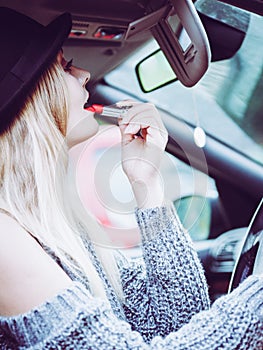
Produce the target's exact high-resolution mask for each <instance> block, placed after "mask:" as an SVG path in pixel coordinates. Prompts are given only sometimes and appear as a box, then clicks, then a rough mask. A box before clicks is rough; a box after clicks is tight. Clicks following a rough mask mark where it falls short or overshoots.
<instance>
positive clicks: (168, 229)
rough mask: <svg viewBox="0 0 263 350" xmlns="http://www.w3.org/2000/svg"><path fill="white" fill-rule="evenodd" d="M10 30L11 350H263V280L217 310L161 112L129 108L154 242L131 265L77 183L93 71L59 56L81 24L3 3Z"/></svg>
mask: <svg viewBox="0 0 263 350" xmlns="http://www.w3.org/2000/svg"><path fill="white" fill-rule="evenodd" d="M9 23H16V26H14V28H12V27H10V26H9V25H8V26H7V24H9ZM7 27H8V28H9V31H8V32H6V31H5V28H7ZM18 27H19V28H20V29H19V31H17V30H16V29H15V28H18ZM0 28H1V31H0V47H1V56H0V61H1V65H0V92H1V94H0V128H1V135H0V153H1V157H0V207H1V213H0V227H1V229H0V241H1V244H0V285H1V288H0V348H1V349H100V350H101V349H107V350H108V349H199V348H202V349H210V350H211V349H219V348H220V349H237V348H238V349H260V348H262V347H263V323H262V322H263V278H262V276H257V277H256V276H253V277H249V278H248V279H247V280H246V281H245V282H243V284H242V285H241V286H240V287H238V288H237V289H236V290H235V291H234V292H233V293H232V294H230V295H228V296H225V297H223V298H221V299H219V300H217V301H216V302H215V303H214V305H213V306H212V307H211V308H210V305H209V299H208V293H207V285H206V282H205V278H204V274H203V270H202V267H201V265H200V262H199V260H198V258H197V254H196V252H195V251H194V249H193V247H192V244H191V241H190V238H189V236H188V234H187V232H185V231H184V229H183V228H182V226H181V224H180V222H179V220H178V217H177V215H176V213H175V211H174V208H173V206H172V205H170V204H169V203H166V202H165V200H164V198H163V194H162V186H161V182H160V179H159V176H158V169H159V165H160V161H161V158H162V154H163V150H164V147H165V145H166V142H167V133H166V130H165V128H164V126H163V124H162V121H161V119H160V116H159V114H158V112H157V111H156V109H155V107H154V106H153V105H151V104H141V103H134V102H127V101H126V102H125V104H127V103H129V104H130V106H131V108H130V109H129V112H128V115H127V116H126V117H125V118H123V119H122V120H120V125H119V127H120V131H121V135H122V164H123V169H124V171H125V173H126V175H127V177H128V179H129V181H130V183H131V185H132V188H133V191H134V195H135V198H136V200H137V204H138V207H137V208H136V218H137V221H138V225H139V228H140V232H141V235H142V251H143V261H142V262H138V263H133V264H131V263H129V262H128V261H126V259H125V258H124V257H122V256H121V255H120V254H119V253H117V252H112V251H111V250H110V249H107V244H108V241H107V237H105V236H104V235H103V233H102V232H101V229H100V227H99V226H98V225H97V224H96V222H95V221H94V220H93V219H92V218H91V217H90V216H88V214H87V213H86V212H85V211H84V210H82V209H81V207H80V206H79V205H78V203H77V202H78V199H77V196H76V193H75V192H74V189H73V191H72V186H71V184H70V176H69V173H70V171H69V168H70V166H69V159H68V150H69V148H70V147H73V146H74V145H77V144H79V143H80V142H82V141H85V140H88V139H89V138H90V137H92V136H94V135H95V134H96V132H97V131H98V124H97V122H96V121H95V119H94V117H93V114H92V113H91V112H88V111H86V110H84V108H83V106H84V104H85V102H86V101H87V99H88V92H87V91H86V89H85V85H86V83H87V81H88V80H89V78H90V75H89V73H88V72H86V71H84V70H82V69H79V68H77V67H75V66H74V65H72V62H67V61H66V60H65V58H64V56H63V51H62V50H61V46H62V44H63V40H64V39H65V38H66V37H67V35H68V33H69V30H70V28H71V19H70V16H69V15H68V14H63V15H61V16H59V17H58V18H57V19H55V20H54V21H53V22H51V23H50V24H49V25H48V26H46V27H44V26H42V25H40V24H39V23H37V22H35V21H33V20H32V19H30V18H28V17H26V16H24V15H22V14H19V13H17V12H15V11H13V10H10V9H7V8H0ZM120 104H121V103H120ZM140 129H141V130H142V131H141V136H139V137H137V136H136V134H137V132H138V131H139V130H140Z"/></svg>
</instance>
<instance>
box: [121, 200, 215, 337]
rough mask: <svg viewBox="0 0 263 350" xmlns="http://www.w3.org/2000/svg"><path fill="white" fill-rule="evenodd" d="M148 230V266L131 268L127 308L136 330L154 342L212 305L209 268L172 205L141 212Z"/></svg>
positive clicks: (144, 248) (142, 224)
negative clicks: (196, 250) (207, 268)
mask: <svg viewBox="0 0 263 350" xmlns="http://www.w3.org/2000/svg"><path fill="white" fill-rule="evenodd" d="M136 216H137V220H138V224H139V227H140V230H141V233H142V253H143V258H144V263H145V268H144V266H142V265H138V266H133V269H132V268H131V266H129V264H127V266H125V263H123V268H122V279H123V281H124V284H123V288H124V293H125V296H126V303H125V306H124V309H125V312H126V316H127V319H128V321H129V322H130V324H131V325H132V328H133V329H134V330H137V331H139V332H140V333H141V334H142V335H143V337H144V339H146V340H147V341H149V340H150V339H151V338H152V337H154V336H155V335H161V336H165V335H167V334H169V333H170V332H172V331H176V330H178V329H179V328H180V327H182V326H183V325H184V324H185V323H187V322H189V320H190V319H191V317H192V316H193V315H194V314H195V313H197V312H199V311H201V310H204V309H208V308H209V297H208V291H207V284H206V281H205V277H204V273H203V268H202V266H201V264H200V261H199V259H198V257H197V254H196V252H195V250H194V248H193V246H192V242H191V239H190V237H189V235H188V233H187V232H185V230H184V229H183V228H182V225H181V223H180V221H179V219H178V217H177V215H176V213H175V210H174V208H173V205H172V203H171V204H170V205H167V206H163V207H157V208H153V209H144V210H141V209H138V210H137V211H136Z"/></svg>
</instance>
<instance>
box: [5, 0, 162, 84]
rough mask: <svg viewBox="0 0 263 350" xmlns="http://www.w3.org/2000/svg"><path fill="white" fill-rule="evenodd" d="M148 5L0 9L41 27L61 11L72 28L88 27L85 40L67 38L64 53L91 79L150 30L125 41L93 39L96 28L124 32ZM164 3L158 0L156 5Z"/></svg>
mask: <svg viewBox="0 0 263 350" xmlns="http://www.w3.org/2000/svg"><path fill="white" fill-rule="evenodd" d="M147 3H148V0H147V1H146V0H141V1H135V0H111V1H109V0H95V1H94V0H85V1H84V0H74V1H72V0H56V1H54V0H42V1H36V0H27V1H26V0H24V1H21V0H0V6H8V7H11V8H14V9H16V10H18V11H20V12H22V13H25V14H26V15H29V16H31V17H33V18H35V19H36V20H37V21H39V22H40V23H42V24H44V25H45V24H47V23H49V22H50V21H51V20H52V19H53V18H55V17H56V16H57V15H59V14H61V13H63V12H70V13H71V15H72V18H73V29H74V27H75V24H74V23H77V24H79V23H80V24H81V26H85V25H87V28H88V35H87V37H85V39H83V38H78V36H76V37H74V38H70V39H68V40H67V41H66V42H65V46H64V51H65V55H66V57H67V56H69V55H70V57H68V58H71V57H74V63H75V64H77V65H79V66H82V67H84V68H86V69H88V70H89V71H90V72H91V75H92V77H93V80H96V79H99V78H100V77H102V76H103V75H104V74H105V73H106V72H108V71H110V70H111V69H112V68H114V67H115V66H116V65H118V64H119V63H120V62H122V61H123V60H124V59H125V58H126V57H127V56H128V55H129V54H130V53H131V52H133V51H134V50H136V48H138V47H140V46H141V45H142V44H143V43H145V41H147V40H148V39H149V38H150V37H151V34H150V31H149V30H142V32H140V33H137V34H135V35H132V36H130V37H129V38H125V40H124V39H122V40H108V39H105V40H104V39H103V38H102V39H96V38H94V36H93V34H94V31H96V28H98V27H108V28H113V29H116V31H118V30H123V29H124V30H126V29H127V28H128V26H129V24H130V23H132V22H133V21H136V20H138V19H139V18H142V17H144V16H145V8H146V6H147ZM163 3H164V1H158V5H159V6H161V5H162V4H163ZM10 25H15V23H10ZM78 28H80V27H79V25H77V29H78ZM18 30H19V28H18ZM7 31H8V28H7Z"/></svg>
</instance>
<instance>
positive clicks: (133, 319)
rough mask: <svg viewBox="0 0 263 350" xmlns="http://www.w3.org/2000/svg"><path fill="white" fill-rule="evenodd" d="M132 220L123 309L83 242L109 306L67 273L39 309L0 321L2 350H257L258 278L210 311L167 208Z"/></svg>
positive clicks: (262, 297)
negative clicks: (134, 245)
mask: <svg viewBox="0 0 263 350" xmlns="http://www.w3.org/2000/svg"><path fill="white" fill-rule="evenodd" d="M136 216H137V221H138V224H139V227H140V230H141V234H142V251H143V261H142V262H140V263H133V264H129V263H128V262H127V261H126V260H125V259H123V258H122V259H120V262H119V266H120V269H121V276H122V280H123V289H124V293H125V299H126V301H125V303H124V304H121V303H120V302H119V301H118V299H117V297H116V295H115V293H114V291H113V290H112V288H111V286H110V284H109V282H108V280H107V278H106V276H105V274H104V272H103V269H102V267H101V265H100V263H99V261H98V259H97V257H96V255H95V252H94V250H93V247H92V245H91V244H90V243H88V242H86V244H87V250H88V253H89V254H91V256H92V259H93V263H94V265H95V266H96V268H97V270H98V272H99V274H100V275H101V278H102V279H103V281H104V284H105V287H106V290H107V295H108V298H109V302H107V301H103V300H100V299H98V298H94V297H93V296H92V295H91V293H90V291H89V288H88V286H87V284H86V282H85V281H84V280H83V281H82V280H81V279H79V278H74V276H73V275H71V277H72V276H73V277H72V279H73V281H72V283H71V285H70V287H69V288H68V289H66V290H63V291H61V293H59V294H58V295H56V296H55V297H53V298H52V299H50V300H48V301H46V302H45V303H43V304H42V305H40V306H39V307H37V308H35V309H33V310H31V311H29V312H27V313H25V314H23V315H18V316H15V317H8V318H7V317H0V349H63V350H64V349H72V350H78V349H99V350H103V349H105V350H109V349H116V350H118V349H119V350H124V349H166V350H169V349H194V350H198V349H202V350H205V349H209V350H212V349H257V350H259V349H263V278H262V277H255V276H253V277H249V278H248V279H247V280H246V281H245V282H243V284H242V285H241V286H240V287H238V288H237V289H236V290H235V291H234V292H233V293H232V294H231V295H227V296H224V297H222V298H220V299H218V300H217V301H216V302H215V303H214V304H213V306H212V307H211V308H210V306H209V300H208V293H207V285H206V282H205V279H204V274H203V270H202V267H201V265H200V263H199V260H198V258H197V255H196V252H195V251H194V249H193V247H192V244H191V241H190V239H189V237H188V235H187V233H186V232H184V230H183V229H182V227H181V224H180V222H179V220H178V218H177V217H176V214H175V213H174V210H173V209H172V207H170V206H167V207H161V208H154V209H147V210H137V211H136ZM69 275H70V272H69ZM202 310H203V311H202Z"/></svg>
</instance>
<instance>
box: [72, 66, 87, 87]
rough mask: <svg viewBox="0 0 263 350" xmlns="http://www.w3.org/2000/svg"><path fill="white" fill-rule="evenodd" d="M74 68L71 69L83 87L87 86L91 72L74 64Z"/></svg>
mask: <svg viewBox="0 0 263 350" xmlns="http://www.w3.org/2000/svg"><path fill="white" fill-rule="evenodd" d="M72 68H73V69H72V70H71V74H72V75H74V76H75V78H77V79H78V81H79V82H80V84H81V85H82V86H83V87H85V85H86V84H87V82H88V81H89V80H90V72H88V71H86V70H85V69H82V68H79V67H76V66H73V67H72Z"/></svg>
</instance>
